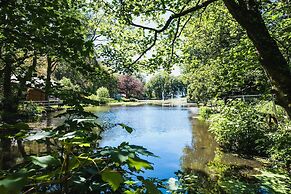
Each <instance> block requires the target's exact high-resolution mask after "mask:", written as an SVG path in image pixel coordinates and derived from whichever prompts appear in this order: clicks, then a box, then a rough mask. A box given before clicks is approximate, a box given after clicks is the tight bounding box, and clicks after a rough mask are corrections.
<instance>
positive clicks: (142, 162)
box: [128, 158, 154, 171]
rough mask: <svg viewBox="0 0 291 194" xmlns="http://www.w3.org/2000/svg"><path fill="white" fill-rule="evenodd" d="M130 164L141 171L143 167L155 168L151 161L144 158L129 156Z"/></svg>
mask: <svg viewBox="0 0 291 194" xmlns="http://www.w3.org/2000/svg"><path fill="white" fill-rule="evenodd" d="M128 161H129V162H128V165H129V167H131V168H135V169H136V170H137V171H140V170H141V169H143V168H144V169H150V170H153V169H154V168H153V167H152V165H151V163H149V162H148V161H146V160H142V159H140V158H128Z"/></svg>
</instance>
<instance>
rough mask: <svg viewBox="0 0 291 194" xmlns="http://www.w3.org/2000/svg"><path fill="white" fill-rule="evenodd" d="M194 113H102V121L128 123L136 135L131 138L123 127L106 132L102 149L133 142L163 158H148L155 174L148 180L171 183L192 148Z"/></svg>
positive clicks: (154, 109)
mask: <svg viewBox="0 0 291 194" xmlns="http://www.w3.org/2000/svg"><path fill="white" fill-rule="evenodd" d="M189 116H190V111H189V110H188V109H186V108H181V107H158V106H139V107H114V108H111V109H110V110H109V111H106V112H102V113H99V117H100V118H101V119H100V120H103V121H104V120H105V121H106V122H107V123H124V124H126V125H128V126H130V127H132V128H134V131H133V132H132V133H131V134H129V133H127V132H126V131H125V130H124V129H122V128H121V127H114V128H111V129H109V130H107V131H105V132H104V134H103V140H102V142H101V146H106V145H109V146H117V145H119V144H120V143H121V142H124V141H125V142H129V143H130V144H136V145H141V146H144V147H146V148H147V149H148V150H149V151H151V152H153V153H154V154H155V155H157V156H159V157H158V158H155V157H148V158H146V159H147V160H148V161H150V162H152V163H153V164H154V170H152V171H151V170H147V171H146V172H145V174H144V176H148V177H157V178H161V179H164V178H166V179H168V178H171V177H175V174H174V172H176V171H178V170H179V169H181V165H182V161H183V160H182V158H183V150H185V149H186V147H192V143H193V142H192V140H193V139H192V125H191V121H190V118H189Z"/></svg>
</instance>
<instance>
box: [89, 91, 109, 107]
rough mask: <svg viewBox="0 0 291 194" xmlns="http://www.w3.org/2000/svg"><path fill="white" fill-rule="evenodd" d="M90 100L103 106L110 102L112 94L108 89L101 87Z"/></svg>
mask: <svg viewBox="0 0 291 194" xmlns="http://www.w3.org/2000/svg"><path fill="white" fill-rule="evenodd" d="M89 99H91V100H96V101H99V102H100V103H101V104H106V103H108V102H110V100H111V99H110V94H109V91H108V89H107V88H105V87H100V88H98V89H97V91H96V95H95V94H92V95H91V96H89Z"/></svg>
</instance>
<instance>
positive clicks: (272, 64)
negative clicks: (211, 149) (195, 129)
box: [0, 0, 291, 194]
mask: <svg viewBox="0 0 291 194" xmlns="http://www.w3.org/2000/svg"><path fill="white" fill-rule="evenodd" d="M0 17H1V21H0V78H1V79H0V152H1V153H0V193H1V194H2V193H3V194H14V193H15V194H16V193H26V194H28V193H64V194H69V193H127V194H131V193H148V194H151V193H154V194H155V193H165V192H167V190H169V192H170V193H289V192H290V193H291V187H290V185H291V179H290V176H291V148H290V144H291V122H290V117H291V54H290V53H291V3H290V2H289V0H276V1H267V0H264V1H257V0H237V1H236V0H221V1H219V0H202V1H200V0H196V1H189V0H174V1H170V0H161V1H147V0H131V1H129V0H111V1H106V0H105V1H103V0H96V1H93V0H87V1H81V0H53V1H52V0H2V1H0ZM177 68H178V69H179V71H180V72H179V73H178V74H175V73H173V72H174V70H175V69H177ZM181 98H182V99H186V102H185V103H186V104H188V105H189V104H191V105H195V107H199V119H200V120H203V121H204V122H207V124H208V125H209V129H208V130H209V132H210V133H211V134H212V135H213V137H214V139H215V141H216V142H217V143H218V144H219V147H220V149H219V153H217V155H216V157H215V159H214V160H213V161H211V162H210V163H209V168H210V169H212V172H213V173H212V174H211V175H209V174H205V173H201V172H197V171H195V170H193V169H186V170H183V169H181V171H179V172H177V180H178V181H179V184H178V186H177V188H176V189H170V188H169V185H168V183H167V181H165V180H161V179H159V178H157V177H153V178H149V177H146V176H143V172H144V171H145V170H154V169H153V166H154V164H153V163H151V162H150V161H148V160H146V159H145V158H147V156H150V157H157V156H156V155H155V153H152V152H151V151H150V150H147V148H145V147H142V146H139V145H131V144H129V143H128V142H123V143H121V144H120V145H118V146H105V147H103V146H100V142H101V140H102V133H103V132H104V131H106V130H108V129H107V128H108V126H104V125H103V124H102V122H101V121H100V120H101V119H100V118H99V119H98V116H96V114H94V113H92V111H89V109H90V108H88V107H91V108H92V107H96V106H98V107H99V106H105V105H106V106H125V105H131V106H132V105H138V106H140V105H144V103H147V102H150V103H153V104H154V105H161V104H164V103H165V102H167V100H168V101H170V100H173V99H181ZM52 114H53V115H54V117H55V118H59V119H62V120H63V122H62V123H61V124H60V125H57V126H54V125H50V124H49V123H48V122H47V125H46V126H42V125H40V124H39V125H38V126H36V127H35V126H34V127H32V126H31V125H30V123H32V122H34V123H41V122H40V121H42V120H45V119H47V120H48V119H49V118H51V116H50V115H52ZM160 122H162V121H160ZM116 126H118V127H120V128H122V129H124V130H125V131H127V132H128V133H132V132H133V131H134V130H135V129H134V128H132V127H131V126H129V125H127V124H124V123H115V124H114V125H113V127H116ZM129 135H130V134H129ZM34 143H36V144H38V145H41V146H42V147H43V150H42V151H41V152H39V153H27V151H26V146H27V145H32V144H34ZM15 150H17V151H16V152H15ZM222 152H223V153H232V154H234V155H236V156H237V155H238V156H240V157H242V158H252V159H254V158H255V159H258V158H259V159H258V160H263V161H264V162H263V163H264V165H263V167H262V168H260V169H247V167H243V166H235V165H229V164H223V163H222V162H221V157H220V156H221V153H222ZM15 153H17V154H15ZM246 171H247V172H248V173H245V172H246ZM264 173H265V174H266V176H265V178H262V177H264V175H265V174H264ZM252 174H255V175H254V176H252ZM257 174H259V175H257ZM260 177H261V178H260ZM266 177H267V178H266ZM262 185H263V186H262Z"/></svg>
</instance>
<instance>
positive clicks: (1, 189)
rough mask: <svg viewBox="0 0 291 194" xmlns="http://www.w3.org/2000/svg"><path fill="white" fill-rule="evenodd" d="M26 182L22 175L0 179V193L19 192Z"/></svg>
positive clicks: (12, 193)
mask: <svg viewBox="0 0 291 194" xmlns="http://www.w3.org/2000/svg"><path fill="white" fill-rule="evenodd" d="M25 184H26V177H24V176H10V177H6V178H4V179H3V180H0V193H1V194H19V193H20V191H21V189H22V188H23V187H24V185H25Z"/></svg>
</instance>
